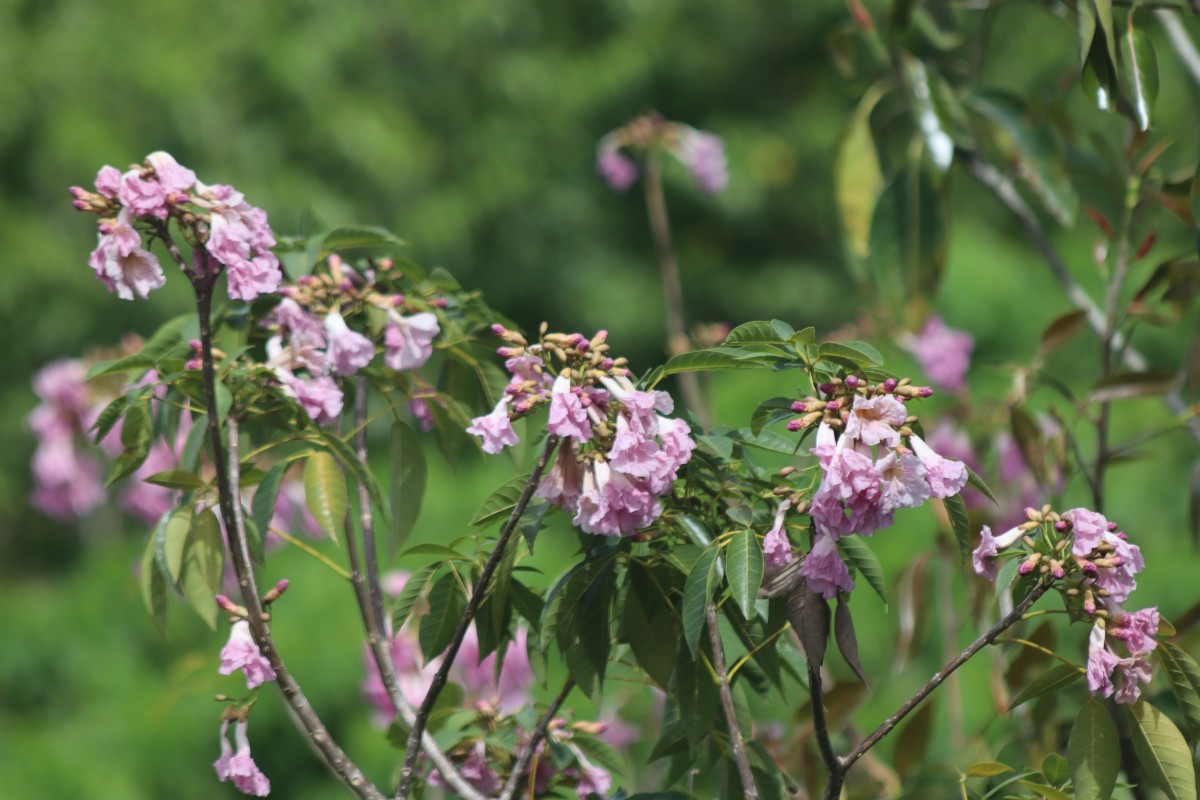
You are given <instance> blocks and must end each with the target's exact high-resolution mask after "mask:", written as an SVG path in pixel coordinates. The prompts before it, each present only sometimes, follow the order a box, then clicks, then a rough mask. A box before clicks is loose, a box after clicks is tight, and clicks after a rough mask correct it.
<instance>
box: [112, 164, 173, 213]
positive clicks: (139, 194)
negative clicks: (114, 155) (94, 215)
mask: <svg viewBox="0 0 1200 800" xmlns="http://www.w3.org/2000/svg"><path fill="white" fill-rule="evenodd" d="M117 196H118V197H119V198H120V200H121V205H123V206H125V207H126V208H127V209H129V210H130V211H132V212H133V215H134V216H135V217H157V218H158V219H166V218H167V214H168V209H167V190H166V188H165V187H164V186H163V185H162V184H161V183H159V182H158V181H156V180H154V179H153V178H150V179H148V180H147V179H145V178H143V177H142V170H141V169H140V168H135V169H131V170H129V171H128V172H126V173H125V174H124V175H122V176H121V184H120V188H119V189H118V190H117Z"/></svg>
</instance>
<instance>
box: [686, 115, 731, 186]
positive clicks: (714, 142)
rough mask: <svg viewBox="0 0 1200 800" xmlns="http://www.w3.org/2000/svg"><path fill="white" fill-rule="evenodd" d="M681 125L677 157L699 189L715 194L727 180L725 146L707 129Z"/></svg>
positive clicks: (719, 138) (718, 137)
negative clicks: (681, 130) (702, 129)
mask: <svg viewBox="0 0 1200 800" xmlns="http://www.w3.org/2000/svg"><path fill="white" fill-rule="evenodd" d="M681 127H683V134H682V136H681V137H680V150H679V154H678V155H679V158H680V160H681V161H682V162H683V163H684V166H686V167H687V168H688V171H689V172H691V173H692V177H693V178H695V179H696V183H698V184H699V185H700V189H701V191H703V192H704V193H706V194H717V193H719V192H720V191H721V190H722V189H724V188H725V184H727V183H728V182H729V171H728V167H727V166H726V163H725V146H724V144H722V142H721V137H720V136H717V135H716V134H714V133H709V132H708V131H701V130H696V129H695V128H688V127H686V126H681Z"/></svg>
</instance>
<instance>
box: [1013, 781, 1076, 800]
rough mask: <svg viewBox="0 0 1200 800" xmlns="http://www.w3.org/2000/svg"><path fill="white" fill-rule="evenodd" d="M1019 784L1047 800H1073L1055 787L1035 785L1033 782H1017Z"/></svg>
mask: <svg viewBox="0 0 1200 800" xmlns="http://www.w3.org/2000/svg"><path fill="white" fill-rule="evenodd" d="M1017 783H1019V784H1021V785H1022V786H1024V787H1025V788H1026V789H1028V790H1029V791H1031V792H1033V793H1034V794H1036V795H1039V796H1041V797H1045V798H1046V800H1071V796H1070V795H1068V794H1066V793H1064V792H1061V791H1059V790H1058V789H1055V788H1054V787H1053V786H1045V785H1043V784H1040V783H1034V782H1033V781H1017Z"/></svg>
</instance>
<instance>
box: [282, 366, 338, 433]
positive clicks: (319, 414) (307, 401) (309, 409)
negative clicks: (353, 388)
mask: <svg viewBox="0 0 1200 800" xmlns="http://www.w3.org/2000/svg"><path fill="white" fill-rule="evenodd" d="M284 391H286V392H287V393H288V394H290V395H292V396H293V397H295V398H296V400H297V401H298V402H299V403H300V406H301V407H302V408H303V409H304V411H305V413H307V414H308V416H309V417H310V418H311V419H312V420H313V421H314V422H316V423H317V424H318V425H329V424H331V423H333V422H335V421H336V420H337V418H338V415H339V414H341V413H342V404H343V402H344V399H343V397H342V390H341V389H339V388H338V385H337V382H336V381H334V380H333V378H329V377H320V378H312V379H310V380H307V381H306V380H302V379H300V378H297V377H295V376H291V375H289V376H287V377H286V379H285V380H284Z"/></svg>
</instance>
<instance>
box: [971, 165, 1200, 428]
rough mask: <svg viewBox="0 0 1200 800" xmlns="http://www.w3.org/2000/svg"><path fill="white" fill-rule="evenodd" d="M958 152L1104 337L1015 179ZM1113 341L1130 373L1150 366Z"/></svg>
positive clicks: (1182, 405)
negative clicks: (1015, 220)
mask: <svg viewBox="0 0 1200 800" xmlns="http://www.w3.org/2000/svg"><path fill="white" fill-rule="evenodd" d="M957 155H958V156H959V157H960V158H963V159H964V160H965V161H966V163H967V166H968V168H969V169H970V171H971V174H972V175H974V176H975V178H976V179H977V180H978V181H979V182H980V183H982V184H983V185H984V186H986V187H987V188H988V189H990V190H991V191H992V194H994V195H995V196H996V198H997V199H998V200H999V201H1000V202H1001V203H1003V204H1004V206H1005V208H1007V209H1008V210H1009V212H1010V213H1011V214H1012V215H1013V216H1014V217H1016V218H1017V221H1018V222H1020V223H1021V227H1022V228H1024V229H1025V235H1026V236H1027V237H1028V238H1029V240H1030V242H1031V243H1032V244H1033V246H1034V247H1035V248H1036V249H1037V251H1038V252H1039V253H1041V255H1042V258H1043V259H1044V260H1045V262H1046V265H1047V266H1048V267H1050V272H1051V273H1052V274H1053V275H1054V277H1055V279H1056V280H1057V281H1058V282H1059V284H1060V285H1061V286H1062V287H1063V290H1064V291H1065V292H1066V293H1067V298H1068V299H1069V300H1070V301H1071V304H1072V305H1074V306H1075V307H1076V308H1078V309H1080V310H1081V311H1083V312H1084V314H1085V316H1086V318H1087V322H1088V326H1089V327H1090V328H1091V329H1092V331H1093V332H1094V333H1096V334H1097V335H1100V336H1103V335H1104V331H1105V318H1104V312H1103V311H1102V310H1100V307H1099V306H1098V305H1096V302H1095V301H1094V300H1092V297H1091V295H1089V294H1088V293H1087V291H1086V290H1085V289H1084V288H1083V287H1082V286H1080V285H1079V283H1078V282H1077V281H1076V280H1075V278H1074V277H1072V275H1071V271H1070V269H1069V268H1068V267H1067V264H1066V262H1065V261H1063V258H1062V256H1061V255H1059V252H1058V250H1057V249H1056V248H1055V247H1054V244H1053V242H1051V241H1050V237H1049V236H1047V235H1046V232H1045V230H1043V229H1042V224H1041V222H1039V221H1038V218H1037V215H1035V214H1034V213H1033V211H1032V210H1031V209H1030V208H1029V206H1028V204H1026V202H1025V200H1024V198H1022V197H1021V195H1020V193H1019V192H1018V191H1017V189H1016V187H1015V186H1013V184H1012V181H1010V180H1009V179H1008V178H1007V177H1005V176H1004V175H1003V174H1001V173H1000V172H999V171H998V170H997V169H996V168H995V167H993V166H992V165H991V164H989V163H987V162H986V161H984V160H983V159H982V158H981V157H980V156H979V155H978V154H976V153H969V152H966V151H962V150H960V151H957ZM1112 343H1113V350H1114V351H1116V352H1119V353H1120V354H1121V362H1122V363H1123V364H1124V365H1125V368H1126V369H1128V370H1129V371H1131V372H1145V371H1146V369H1147V368H1148V366H1149V365H1148V363H1147V361H1146V357H1145V356H1143V355H1142V354H1141V353H1140V352H1139V351H1138V350H1136V349H1135V348H1133V347H1132V346H1130V345H1128V343H1127V342H1126V341H1125V337H1124V336H1123V335H1122V334H1121V332H1120V331H1114V332H1113V337H1112ZM1163 403H1164V404H1165V405H1166V406H1167V408H1168V409H1169V410H1170V411H1171V412H1172V413H1173V414H1176V415H1180V416H1182V415H1184V414H1186V413H1187V411H1188V404H1187V402H1185V401H1184V399H1183V396H1182V395H1181V394H1180V393H1179V390H1178V389H1174V390H1172V391H1170V392H1168V393H1167V394H1165V395H1163ZM1186 425H1187V428H1188V431H1190V432H1191V434H1192V438H1194V439H1195V440H1196V441H1198V442H1200V418H1198V417H1191V418H1189V419H1188V420H1187V422H1186Z"/></svg>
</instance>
